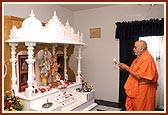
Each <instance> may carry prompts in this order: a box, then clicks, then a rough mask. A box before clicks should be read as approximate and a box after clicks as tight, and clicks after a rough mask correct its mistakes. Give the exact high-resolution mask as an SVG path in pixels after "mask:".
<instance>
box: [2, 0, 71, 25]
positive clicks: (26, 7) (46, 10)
mask: <svg viewBox="0 0 168 115" xmlns="http://www.w3.org/2000/svg"><path fill="white" fill-rule="evenodd" d="M3 9H4V11H3V12H4V15H9V16H17V17H20V18H28V17H29V14H30V12H31V10H32V9H33V11H34V14H35V17H36V18H37V19H39V20H40V21H41V22H44V23H46V22H48V21H49V19H51V18H52V16H53V15H54V11H56V13H57V16H58V18H59V19H60V20H61V22H62V24H64V25H65V23H66V21H67V20H68V21H69V23H70V26H73V12H72V11H70V10H67V9H65V8H62V7H60V6H58V5H56V4H51V3H50V4H49V3H48V4H43V3H40V2H39V3H38V4H34V3H33V4H30V3H25V2H23V4H21V2H20V4H16V3H15V4H14V3H12V4H9V3H5V4H4V8H3Z"/></svg>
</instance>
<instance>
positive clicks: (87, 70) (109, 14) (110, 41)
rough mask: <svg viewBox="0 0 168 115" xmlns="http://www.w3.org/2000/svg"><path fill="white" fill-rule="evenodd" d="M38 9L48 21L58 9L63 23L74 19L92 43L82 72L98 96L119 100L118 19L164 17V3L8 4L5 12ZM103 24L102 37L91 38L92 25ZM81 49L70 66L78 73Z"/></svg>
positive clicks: (39, 15)
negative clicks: (71, 8) (80, 6)
mask: <svg viewBox="0 0 168 115" xmlns="http://www.w3.org/2000/svg"><path fill="white" fill-rule="evenodd" d="M31 9H34V13H35V15H36V18H38V19H40V20H41V21H44V22H46V21H48V20H49V19H50V18H51V17H52V16H53V11H54V10H56V11H57V15H58V17H59V18H60V19H61V21H62V22H63V24H64V23H65V22H66V20H67V19H68V20H70V21H69V22H70V25H71V24H74V25H72V26H73V27H74V28H75V30H79V31H80V32H83V34H84V42H85V43H87V44H88V45H87V46H85V47H83V49H82V51H83V52H82V56H83V58H82V74H83V75H84V77H85V78H86V80H87V81H88V83H89V84H91V85H93V86H94V88H95V90H96V98H97V99H103V100H109V101H115V102H118V97H119V71H118V68H117V67H115V66H114V65H113V62H112V58H117V59H119V40H117V39H115V29H116V25H115V23H116V22H122V21H130V20H133V21H134V20H143V19H150V18H163V17H164V8H163V5H155V6H153V7H152V6H151V5H128V4H127V5H124V4H123V5H114V6H108V7H102V8H96V9H90V10H83V11H77V12H72V11H69V10H67V9H64V8H61V7H59V6H57V5H51V4H50V5H45V4H44V5H5V10H4V14H5V15H14V16H19V17H23V18H27V16H28V15H29V14H30V10H31ZM92 27H96V28H97V27H100V28H101V30H102V37H101V38H95V39H90V38H89V28H92ZM76 51H77V49H75V52H74V54H73V55H72V58H71V60H70V61H71V62H70V66H71V67H72V68H73V69H74V72H75V74H76V71H77V70H76V65H77V62H76V56H77V52H76Z"/></svg>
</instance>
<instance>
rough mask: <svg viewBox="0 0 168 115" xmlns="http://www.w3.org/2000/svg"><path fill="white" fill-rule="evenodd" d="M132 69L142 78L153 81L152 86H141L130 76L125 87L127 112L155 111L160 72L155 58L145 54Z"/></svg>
mask: <svg viewBox="0 0 168 115" xmlns="http://www.w3.org/2000/svg"><path fill="white" fill-rule="evenodd" d="M130 69H131V70H133V71H134V72H136V73H137V74H138V75H139V76H140V77H141V78H144V79H147V80H150V81H152V84H143V85H139V84H138V79H136V78H135V77H133V76H132V75H131V74H129V76H128V79H127V81H126V83H125V85H124V89H125V92H126V94H127V98H126V104H125V106H126V110H127V111H129V110H131V111H145V110H146V111H153V110H154V106H155V95H156V87H157V86H156V84H157V80H158V72H157V68H156V64H155V61H154V59H153V57H152V56H151V54H149V52H148V51H145V52H143V53H142V54H141V55H140V56H139V57H137V58H136V59H135V60H134V61H133V62H132V64H131V66H130Z"/></svg>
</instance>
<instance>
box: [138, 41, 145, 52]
mask: <svg viewBox="0 0 168 115" xmlns="http://www.w3.org/2000/svg"><path fill="white" fill-rule="evenodd" d="M136 42H137V43H138V44H139V45H140V47H141V48H142V49H143V51H146V50H147V43H146V42H145V41H144V40H138V41H136Z"/></svg>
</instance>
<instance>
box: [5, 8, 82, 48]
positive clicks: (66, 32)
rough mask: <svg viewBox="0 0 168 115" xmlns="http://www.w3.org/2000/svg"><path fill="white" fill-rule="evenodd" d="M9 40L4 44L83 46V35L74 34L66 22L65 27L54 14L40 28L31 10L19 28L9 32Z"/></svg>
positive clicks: (38, 21) (14, 27)
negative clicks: (31, 43)
mask: <svg viewBox="0 0 168 115" xmlns="http://www.w3.org/2000/svg"><path fill="white" fill-rule="evenodd" d="M9 37H10V39H9V40H7V41H6V42H37V43H63V44H83V45H84V44H85V43H83V33H80V32H79V31H78V32H77V33H75V31H74V29H73V28H72V27H71V26H70V25H69V22H68V20H67V22H66V24H65V26H64V25H63V24H62V22H61V21H60V20H59V19H58V17H57V15H56V12H54V15H53V17H52V18H51V19H50V20H49V21H48V22H47V23H46V25H45V26H42V23H41V21H40V20H38V19H37V18H35V15H34V12H33V10H31V13H30V15H29V17H28V18H27V19H25V20H24V21H23V23H22V26H21V28H19V29H17V28H16V26H13V28H12V29H11V30H10V36H9Z"/></svg>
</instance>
